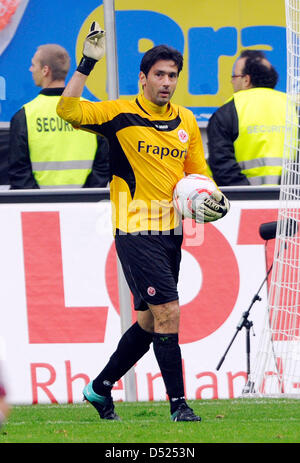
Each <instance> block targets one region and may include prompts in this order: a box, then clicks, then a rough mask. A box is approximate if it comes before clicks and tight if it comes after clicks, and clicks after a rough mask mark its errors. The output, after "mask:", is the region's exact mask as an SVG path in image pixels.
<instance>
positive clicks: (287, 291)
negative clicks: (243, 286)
mask: <svg viewBox="0 0 300 463" xmlns="http://www.w3.org/2000/svg"><path fill="white" fill-rule="evenodd" d="M285 9H286V37H287V95H288V97H287V99H288V102H287V113H286V128H285V142H284V159H283V172H282V178H281V186H280V197H279V210H278V221H277V229H276V238H275V239H276V241H275V251H274V260H273V269H272V274H271V281H270V287H269V293H268V307H267V309H266V315H265V321H264V325H263V329H262V333H261V335H260V341H259V345H258V350H257V353H256V359H255V362H254V368H253V372H251V373H250V375H249V380H248V384H247V386H248V387H246V388H245V389H244V391H243V396H245V395H247V396H248V397H249V394H250V395H254V396H256V397H257V396H263V397H268V396H269V397H293V398H300V168H299V167H300V157H299V108H300V0H285Z"/></svg>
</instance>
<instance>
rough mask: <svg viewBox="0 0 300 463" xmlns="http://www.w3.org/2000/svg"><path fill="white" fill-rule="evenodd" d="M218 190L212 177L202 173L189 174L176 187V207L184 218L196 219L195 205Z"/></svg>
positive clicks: (174, 201)
mask: <svg viewBox="0 0 300 463" xmlns="http://www.w3.org/2000/svg"><path fill="white" fill-rule="evenodd" d="M216 190H217V185H216V184H215V182H214V181H213V180H212V179H211V178H209V177H206V176H205V175H200V174H190V175H187V176H186V177H183V178H182V179H181V180H179V182H178V183H177V185H176V186H175V188H174V191H173V204H174V207H175V209H176V210H177V212H178V214H179V216H181V217H182V218H189V219H194V218H195V215H196V209H195V205H196V204H197V205H198V206H199V204H201V203H203V202H204V200H205V199H206V198H209V197H210V196H211V194H212V193H213V192H214V191H216Z"/></svg>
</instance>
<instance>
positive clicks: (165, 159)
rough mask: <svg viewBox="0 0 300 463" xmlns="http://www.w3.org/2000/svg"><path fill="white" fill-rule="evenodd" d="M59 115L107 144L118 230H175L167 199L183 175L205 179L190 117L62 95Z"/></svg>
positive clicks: (135, 103) (184, 112) (180, 111)
mask: <svg viewBox="0 0 300 463" xmlns="http://www.w3.org/2000/svg"><path fill="white" fill-rule="evenodd" d="M57 111H58V114H59V116H60V117H62V118H63V119H65V120H67V121H68V122H70V123H71V124H72V125H73V126H74V127H77V128H80V129H83V130H87V131H91V132H94V133H101V134H102V135H104V136H105V137H106V138H107V139H108V141H109V145H110V169H111V181H110V197H111V202H112V207H113V226H114V231H115V229H119V230H121V231H123V232H128V233H134V232H138V231H144V230H155V231H166V230H170V229H173V228H175V227H176V226H178V217H177V214H176V213H175V211H174V207H173V203H172V196H173V190H174V187H175V185H176V183H177V182H178V181H179V180H180V179H181V178H182V177H183V176H184V173H199V174H204V175H209V174H208V170H207V164H206V161H205V157H204V150H203V144H202V139H201V135H200V130H199V127H198V125H197V122H196V119H195V117H194V115H193V113H192V112H191V111H190V110H188V109H187V108H184V107H182V106H179V105H176V104H172V103H169V104H167V105H165V106H163V107H160V106H157V105H155V104H153V103H151V102H150V101H148V100H146V98H145V97H144V96H143V95H139V96H138V97H137V98H136V99H134V100H132V101H127V100H121V99H119V100H109V101H101V102H88V101H80V100H79V98H73V97H61V99H60V102H59V104H58V107H57Z"/></svg>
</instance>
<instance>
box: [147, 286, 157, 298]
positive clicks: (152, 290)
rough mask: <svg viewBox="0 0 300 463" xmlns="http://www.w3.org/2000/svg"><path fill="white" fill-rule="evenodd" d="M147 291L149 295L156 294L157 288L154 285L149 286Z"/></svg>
mask: <svg viewBox="0 0 300 463" xmlns="http://www.w3.org/2000/svg"><path fill="white" fill-rule="evenodd" d="M147 293H148V294H149V296H155V294H156V289H155V288H153V286H149V288H148V289H147Z"/></svg>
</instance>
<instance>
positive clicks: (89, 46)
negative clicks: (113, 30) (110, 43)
mask: <svg viewBox="0 0 300 463" xmlns="http://www.w3.org/2000/svg"><path fill="white" fill-rule="evenodd" d="M104 55H105V31H104V30H102V29H101V27H100V26H99V24H98V23H97V22H96V21H94V22H93V23H92V25H91V27H90V31H89V33H88V35H87V36H86V39H85V41H84V44H83V57H82V58H81V61H80V63H79V65H78V67H77V71H78V72H81V74H85V75H86V76H88V75H89V74H90V72H91V71H92V70H93V68H94V66H95V64H96V63H97V61H99V60H100V59H101V58H103V56H104Z"/></svg>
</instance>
